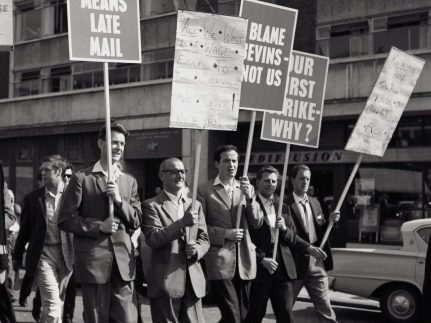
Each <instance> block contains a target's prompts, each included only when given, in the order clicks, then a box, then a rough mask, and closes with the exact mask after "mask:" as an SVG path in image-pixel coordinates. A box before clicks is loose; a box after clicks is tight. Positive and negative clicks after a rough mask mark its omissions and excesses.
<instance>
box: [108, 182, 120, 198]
mask: <svg viewBox="0 0 431 323" xmlns="http://www.w3.org/2000/svg"><path fill="white" fill-rule="evenodd" d="M106 185H107V187H106V194H108V196H109V197H111V198H112V201H114V203H116V204H120V203H121V202H122V199H121V195H120V189H119V188H118V184H117V183H115V182H114V181H108V182H107V183H106Z"/></svg>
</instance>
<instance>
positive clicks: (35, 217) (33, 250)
mask: <svg viewBox="0 0 431 323" xmlns="http://www.w3.org/2000/svg"><path fill="white" fill-rule="evenodd" d="M63 197H64V193H63V196H62V198H63ZM45 207H46V206H45V187H42V188H39V189H37V190H35V191H33V192H31V193H29V194H27V195H26V196H25V197H24V204H23V208H22V213H21V228H20V230H19V233H18V237H17V239H16V242H15V249H14V253H13V259H14V260H15V261H17V263H18V264H21V263H22V258H23V254H24V250H25V245H26V244H27V242H28V243H29V244H28V248H27V256H26V259H25V269H26V273H27V274H28V275H29V277H30V278H29V283H31V282H32V281H33V278H34V273H35V272H36V269H37V265H38V264H39V259H40V256H41V254H42V249H43V247H44V245H45V238H46V232H47V219H46V212H45ZM60 238H61V247H62V254H63V257H64V260H65V263H66V267H67V269H69V270H72V267H73V260H74V259H73V235H71V234H67V233H66V232H61V231H60ZM30 286H31V284H30Z"/></svg>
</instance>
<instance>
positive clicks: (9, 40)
mask: <svg viewBox="0 0 431 323" xmlns="http://www.w3.org/2000/svg"><path fill="white" fill-rule="evenodd" d="M0 46H13V3H12V0H0Z"/></svg>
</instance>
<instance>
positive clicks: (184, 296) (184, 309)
mask: <svg viewBox="0 0 431 323" xmlns="http://www.w3.org/2000/svg"><path fill="white" fill-rule="evenodd" d="M185 175H186V170H185V169H184V165H183V163H182V161H181V160H179V159H177V158H169V159H166V160H164V161H163V162H162V163H161V164H160V170H159V177H160V179H161V181H162V182H163V191H162V192H161V193H160V194H159V195H157V196H156V197H154V198H152V199H149V200H146V201H145V202H144V203H143V212H144V217H143V226H142V230H143V232H144V236H145V240H146V242H147V244H148V245H149V246H150V247H151V250H152V252H151V260H150V264H149V272H148V296H149V297H150V306H151V317H152V319H153V322H155V323H164V322H196V323H198V322H202V323H203V322H204V318H203V314H202V303H201V298H202V297H204V296H205V276H204V273H203V271H202V268H201V265H200V263H199V262H200V260H201V259H202V257H203V256H204V255H205V254H206V253H207V251H208V248H209V242H208V234H207V229H206V225H205V218H204V214H203V212H202V206H201V205H200V203H199V202H198V201H196V208H195V210H192V200H191V199H190V198H188V197H187V195H186V193H185V191H184V188H185ZM186 229H188V230H186ZM187 231H188V233H187V234H186V232H187Z"/></svg>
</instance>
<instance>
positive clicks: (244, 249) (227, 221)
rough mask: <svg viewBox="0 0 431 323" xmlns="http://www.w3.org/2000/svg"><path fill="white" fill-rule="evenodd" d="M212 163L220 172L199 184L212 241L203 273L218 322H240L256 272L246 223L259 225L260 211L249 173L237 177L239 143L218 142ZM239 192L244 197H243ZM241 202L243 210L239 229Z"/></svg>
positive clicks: (254, 256) (200, 198)
mask: <svg viewBox="0 0 431 323" xmlns="http://www.w3.org/2000/svg"><path fill="white" fill-rule="evenodd" d="M214 163H215V166H216V168H217V169H218V176H217V177H216V178H215V179H213V180H211V181H209V182H207V183H203V184H202V185H200V187H199V190H198V199H199V201H200V202H201V204H202V207H203V211H204V214H205V219H206V222H207V227H208V235H209V238H210V245H211V247H210V250H209V251H208V253H207V255H206V256H205V264H206V273H207V277H208V279H209V280H210V282H211V288H212V290H213V291H214V294H215V297H216V301H217V305H218V307H219V309H220V312H221V315H222V319H221V322H224V323H239V322H241V321H243V320H244V319H245V317H246V315H247V311H248V308H249V296H250V283H251V280H252V279H254V278H255V277H256V253H255V245H254V244H253V243H252V242H251V238H250V234H249V227H253V228H259V227H260V226H261V225H262V223H263V214H262V212H260V211H259V204H258V203H257V202H256V200H255V198H254V190H253V187H252V186H251V185H250V182H249V180H248V178H247V177H243V178H241V180H240V181H236V180H235V175H236V172H237V169H238V150H237V148H236V147H235V146H231V145H224V146H220V147H218V148H217V149H216V151H215V153H214ZM241 192H242V194H243V195H244V197H245V199H242V200H241V198H240V196H241ZM239 207H240V208H241V209H242V212H241V213H240V214H241V222H240V227H239V229H237V228H236V221H237V218H236V217H237V210H238V208H239Z"/></svg>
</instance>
